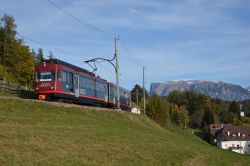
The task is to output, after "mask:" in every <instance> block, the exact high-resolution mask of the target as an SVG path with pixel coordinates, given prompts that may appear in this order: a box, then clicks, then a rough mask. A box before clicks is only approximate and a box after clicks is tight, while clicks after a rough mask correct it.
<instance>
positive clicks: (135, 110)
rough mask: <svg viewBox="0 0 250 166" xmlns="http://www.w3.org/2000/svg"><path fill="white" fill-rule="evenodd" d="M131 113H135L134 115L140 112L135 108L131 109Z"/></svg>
mask: <svg viewBox="0 0 250 166" xmlns="http://www.w3.org/2000/svg"><path fill="white" fill-rule="evenodd" d="M131 112H132V113H135V114H141V110H140V109H138V108H136V107H134V108H132V109H131Z"/></svg>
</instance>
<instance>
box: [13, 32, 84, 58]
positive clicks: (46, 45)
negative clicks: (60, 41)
mask: <svg viewBox="0 0 250 166" xmlns="http://www.w3.org/2000/svg"><path fill="white" fill-rule="evenodd" d="M18 36H19V37H21V38H23V39H26V40H29V41H31V42H33V43H36V44H39V45H42V46H45V47H48V48H51V49H54V50H57V51H59V52H62V53H66V54H67V55H71V56H75V57H78V58H81V59H82V58H83V57H81V56H79V55H76V54H74V53H72V52H69V51H66V50H63V49H60V48H57V47H54V46H51V45H49V44H45V43H43V42H40V41H37V40H34V39H31V38H29V37H25V36H22V35H18Z"/></svg>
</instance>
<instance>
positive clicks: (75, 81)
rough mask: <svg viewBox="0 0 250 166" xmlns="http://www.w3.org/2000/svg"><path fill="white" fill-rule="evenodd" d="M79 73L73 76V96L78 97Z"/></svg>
mask: <svg viewBox="0 0 250 166" xmlns="http://www.w3.org/2000/svg"><path fill="white" fill-rule="evenodd" d="M79 91H80V89H79V75H75V76H74V92H75V96H76V97H79Z"/></svg>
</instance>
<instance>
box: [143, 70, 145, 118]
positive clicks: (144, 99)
mask: <svg viewBox="0 0 250 166" xmlns="http://www.w3.org/2000/svg"><path fill="white" fill-rule="evenodd" d="M144 74H145V67H143V110H144V114H145V115H146V97H145V76H144Z"/></svg>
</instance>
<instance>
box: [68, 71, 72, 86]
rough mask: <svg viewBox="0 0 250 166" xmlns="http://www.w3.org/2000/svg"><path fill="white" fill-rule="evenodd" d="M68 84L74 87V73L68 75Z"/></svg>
mask: <svg viewBox="0 0 250 166" xmlns="http://www.w3.org/2000/svg"><path fill="white" fill-rule="evenodd" d="M68 83H69V84H70V85H73V73H71V72H69V73H68Z"/></svg>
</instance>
